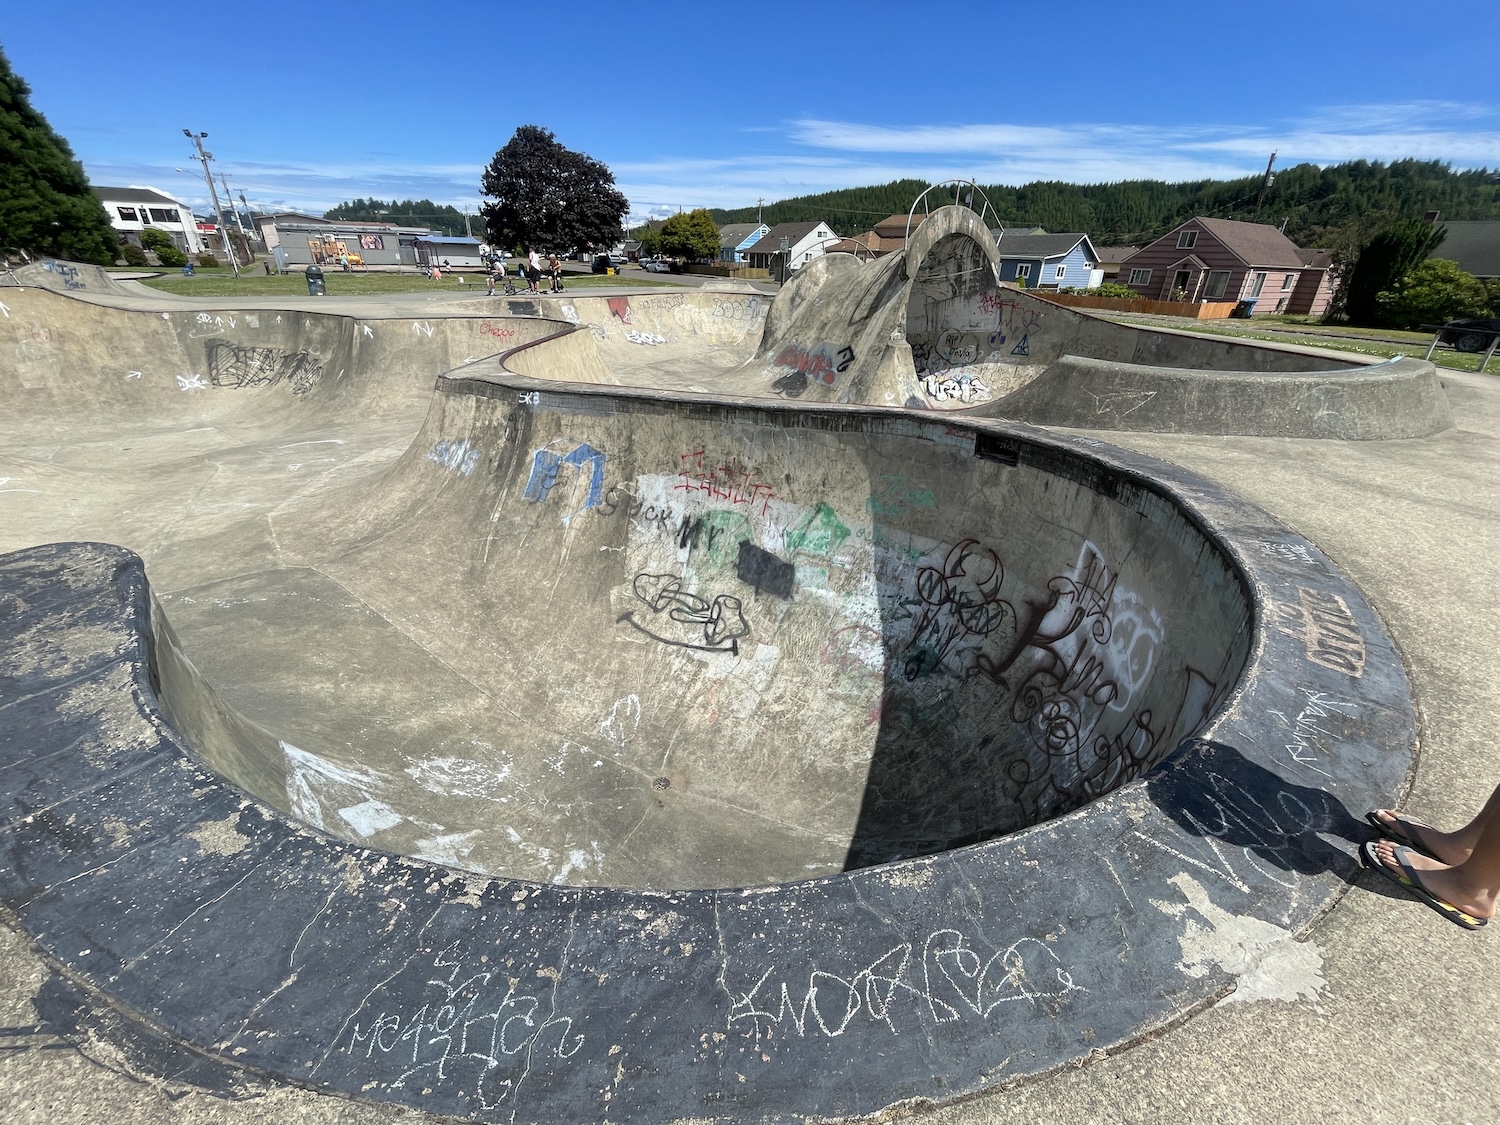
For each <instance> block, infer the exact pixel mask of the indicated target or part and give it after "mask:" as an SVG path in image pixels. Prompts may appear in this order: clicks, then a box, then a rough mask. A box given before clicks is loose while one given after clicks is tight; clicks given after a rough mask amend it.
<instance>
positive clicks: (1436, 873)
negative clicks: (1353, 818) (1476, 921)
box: [1375, 840, 1495, 918]
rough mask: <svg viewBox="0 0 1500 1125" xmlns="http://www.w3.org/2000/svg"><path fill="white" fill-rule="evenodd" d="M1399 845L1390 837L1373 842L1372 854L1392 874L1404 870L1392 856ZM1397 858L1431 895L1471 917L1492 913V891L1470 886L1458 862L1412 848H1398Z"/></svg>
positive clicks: (1400, 872)
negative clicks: (1399, 856)
mask: <svg viewBox="0 0 1500 1125" xmlns="http://www.w3.org/2000/svg"><path fill="white" fill-rule="evenodd" d="M1399 847H1401V845H1400V844H1397V843H1394V842H1393V841H1391V840H1377V841H1376V842H1375V858H1376V859H1378V860H1379V861H1380V862H1381V864H1383V865H1384V866H1385V867H1386V869H1387V870H1389V871H1390V872H1391V873H1392V874H1395V875H1401V874H1404V872H1402V870H1401V863H1400V862H1398V861H1397V859H1396V849H1397V848H1399ZM1401 860H1403V861H1405V863H1406V865H1407V867H1409V868H1411V869H1412V870H1413V871H1415V872H1416V874H1417V877H1418V881H1419V882H1420V883H1421V884H1422V886H1423V887H1424V888H1425V889H1426V890H1427V893H1428V894H1430V895H1432V896H1433V897H1434V898H1438V899H1441V900H1442V901H1443V902H1446V903H1448V904H1449V905H1450V906H1456V907H1458V908H1459V909H1460V910H1462V911H1463V912H1464V913H1465V914H1468V915H1470V916H1471V917H1474V918H1493V917H1494V916H1495V895H1494V894H1493V893H1490V892H1486V891H1485V890H1484V889H1483V888H1480V887H1475V886H1473V885H1472V883H1471V881H1470V880H1469V879H1468V878H1466V877H1465V873H1464V870H1463V866H1462V865H1450V864H1446V863H1444V862H1442V861H1441V860H1437V859H1431V858H1429V857H1428V856H1425V855H1423V854H1422V853H1421V852H1419V851H1416V850H1415V849H1413V848H1406V849H1405V850H1404V851H1402V853H1401Z"/></svg>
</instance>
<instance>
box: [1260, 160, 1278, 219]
mask: <svg viewBox="0 0 1500 1125" xmlns="http://www.w3.org/2000/svg"><path fill="white" fill-rule="evenodd" d="M1275 163H1276V154H1275V153H1274V152H1273V153H1271V159H1270V160H1267V161H1266V178H1265V179H1264V180H1262V181H1261V185H1260V194H1259V195H1258V196H1256V197H1255V217H1256V218H1257V219H1258V218H1260V208H1261V204H1263V203H1265V201H1266V192H1268V191H1270V190H1271V185H1272V184H1274V183H1275V182H1276V174H1275V173H1274V172H1272V171H1271V166H1272V165H1273V164H1275Z"/></svg>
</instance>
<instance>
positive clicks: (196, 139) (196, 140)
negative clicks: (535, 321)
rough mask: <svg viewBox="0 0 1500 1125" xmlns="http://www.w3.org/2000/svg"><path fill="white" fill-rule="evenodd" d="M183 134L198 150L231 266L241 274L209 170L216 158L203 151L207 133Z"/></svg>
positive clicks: (188, 130) (185, 130)
mask: <svg viewBox="0 0 1500 1125" xmlns="http://www.w3.org/2000/svg"><path fill="white" fill-rule="evenodd" d="M182 135H183V136H184V137H186V138H187V139H188V140H190V141H192V142H193V147H194V148H196V149H197V150H198V159H199V161H200V162H201V163H202V164H203V179H204V180H205V181H207V183H208V194H209V195H210V196H211V197H212V198H213V201H214V214H215V215H217V216H218V217H219V230H220V231H222V232H223V233H224V249H225V251H227V252H228V254H229V268H230V269H232V270H233V271H234V276H235V277H239V276H240V266H239V263H238V262H236V261H235V260H234V247H233V246H231V245H230V244H229V232H228V230H227V229H226V228H225V226H224V209H223V208H222V207H220V206H219V193H218V191H217V189H215V187H214V177H213V173H212V172H210V171H209V170H208V162H209V161H210V160H212V159H213V158H214V154H213V153H211V152H204V151H203V138H204V137H206V136H208V134H207V133H195V132H193V131H192V130H191V129H184V130H183V131H182Z"/></svg>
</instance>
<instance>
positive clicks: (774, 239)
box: [749, 219, 823, 254]
mask: <svg viewBox="0 0 1500 1125" xmlns="http://www.w3.org/2000/svg"><path fill="white" fill-rule="evenodd" d="M822 225H823V222H822V220H821V219H820V220H819V221H817V222H815V223H777V224H776V225H775V226H774V227H772V228H771V229H770V230H768V231H766V233H765V234H763V235H761V236H760V238H758V239H757V240H756V242H755V245H754V246H752V247H750V250H749V253H751V254H775V253H778V252H779V251H780V250H781V240H782V239H783V238H784V239H786V242H787V245H788V246H796V245H797V243H799V242H801V241H802V240H803V239H804V238H806V237H807V236H808V235H810V234H812V232H813V231H815V230H817V229H818V228H819V227H820V226H822Z"/></svg>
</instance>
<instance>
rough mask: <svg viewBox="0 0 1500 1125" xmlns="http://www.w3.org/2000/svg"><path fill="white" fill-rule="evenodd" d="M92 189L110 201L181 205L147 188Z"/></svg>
mask: <svg viewBox="0 0 1500 1125" xmlns="http://www.w3.org/2000/svg"><path fill="white" fill-rule="evenodd" d="M92 190H93V193H94V194H95V195H97V196H98V197H99V198H100V199H106V200H108V201H109V202H111V203H170V204H172V206H174V207H181V206H182V204H181V203H179V202H178V201H177V200H175V199H173V198H172V197H171V196H170V195H163V194H162V193H161V192H159V191H152V190H151V189H149V188H133V187H96V188H93V189H92Z"/></svg>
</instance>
